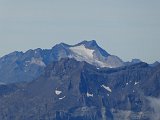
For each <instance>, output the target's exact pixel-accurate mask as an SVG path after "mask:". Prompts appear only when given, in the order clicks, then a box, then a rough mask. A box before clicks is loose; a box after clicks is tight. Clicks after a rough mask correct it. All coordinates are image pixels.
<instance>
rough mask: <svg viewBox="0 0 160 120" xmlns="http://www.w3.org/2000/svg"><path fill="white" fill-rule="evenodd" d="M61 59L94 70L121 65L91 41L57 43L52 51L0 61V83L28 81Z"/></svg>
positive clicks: (17, 53) (19, 55)
mask: <svg viewBox="0 0 160 120" xmlns="http://www.w3.org/2000/svg"><path fill="white" fill-rule="evenodd" d="M61 58H75V59H76V60H78V61H86V62H88V63H90V64H92V65H95V66H97V67H109V68H116V67H121V66H124V65H125V63H124V62H123V61H122V60H121V59H120V58H119V57H117V56H114V55H110V54H109V53H107V52H106V51H105V50H103V49H102V48H101V47H99V46H98V45H97V43H96V41H95V40H92V41H83V42H81V43H78V44H76V45H67V44H65V43H60V44H57V45H55V46H54V47H53V48H52V49H44V50H42V49H40V48H38V49H35V50H28V51H27V52H25V53H23V52H17V51H16V52H13V53H10V54H8V55H6V56H4V57H2V58H0V76H1V78H0V82H1V83H15V82H22V81H26V82H29V81H32V80H33V79H35V78H37V77H38V76H39V75H40V74H41V73H42V72H43V71H44V68H45V66H46V65H48V64H50V63H52V62H53V61H58V60H60V59H61Z"/></svg>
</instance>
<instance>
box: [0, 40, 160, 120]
mask: <svg viewBox="0 0 160 120" xmlns="http://www.w3.org/2000/svg"><path fill="white" fill-rule="evenodd" d="M159 96H160V64H159V62H156V63H154V64H152V65H149V64H147V63H144V62H142V61H140V60H138V59H133V60H132V61H131V62H123V61H122V60H121V59H120V58H118V57H117V56H114V55H110V54H109V53H107V52H106V51H105V50H103V49H102V48H100V47H99V46H98V45H97V43H96V41H94V40H93V41H83V42H81V43H78V44H76V45H67V44H65V43H60V44H57V45H55V46H54V47H53V48H52V49H49V50H47V49H46V50H42V49H40V48H39V49H36V50H28V51H27V52H25V53H23V52H13V53H11V54H9V55H6V56H4V57H2V58H0V120H160V115H159V113H160V99H159Z"/></svg>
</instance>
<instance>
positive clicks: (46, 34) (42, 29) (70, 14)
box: [0, 0, 160, 62]
mask: <svg viewBox="0 0 160 120" xmlns="http://www.w3.org/2000/svg"><path fill="white" fill-rule="evenodd" d="M92 39H95V40H97V43H98V44H99V45H100V46H102V47H103V48H104V49H105V50H106V51H108V52H109V53H111V54H115V55H117V56H119V57H121V58H122V59H123V60H125V61H126V60H130V59H132V58H140V59H142V60H144V61H147V62H154V61H156V60H160V0H65V1H61V0H0V56H3V55H4V54H7V53H10V52H12V51H15V50H18V51H25V50H27V49H29V48H38V47H41V48H51V47H52V46H54V45H55V44H57V43H60V42H65V43H68V44H75V43H77V42H80V41H82V40H92Z"/></svg>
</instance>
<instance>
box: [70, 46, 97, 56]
mask: <svg viewBox="0 0 160 120" xmlns="http://www.w3.org/2000/svg"><path fill="white" fill-rule="evenodd" d="M70 50H71V51H72V52H74V53H76V54H77V55H79V56H83V57H85V58H92V59H93V52H94V50H91V49H88V48H86V47H85V46H84V45H80V46H76V47H70Z"/></svg>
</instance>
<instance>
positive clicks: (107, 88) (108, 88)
mask: <svg viewBox="0 0 160 120" xmlns="http://www.w3.org/2000/svg"><path fill="white" fill-rule="evenodd" d="M101 87H103V88H104V89H106V90H108V91H109V92H112V90H111V89H110V87H107V86H105V85H102V86H101Z"/></svg>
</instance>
